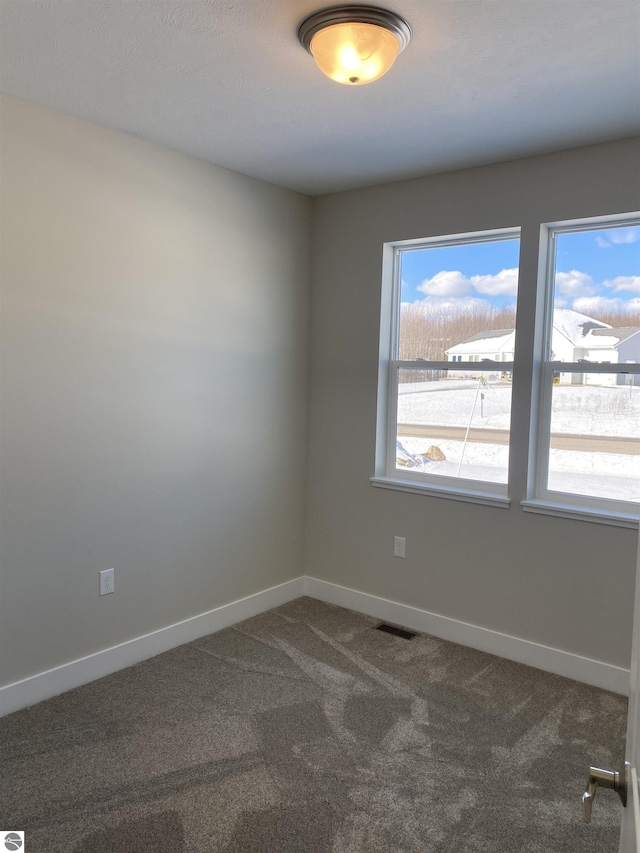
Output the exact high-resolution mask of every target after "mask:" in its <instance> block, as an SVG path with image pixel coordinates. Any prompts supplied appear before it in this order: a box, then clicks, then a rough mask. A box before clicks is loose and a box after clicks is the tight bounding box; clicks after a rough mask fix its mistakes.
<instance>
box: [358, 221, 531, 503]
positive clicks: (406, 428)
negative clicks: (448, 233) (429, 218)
mask: <svg viewBox="0 0 640 853" xmlns="http://www.w3.org/2000/svg"><path fill="white" fill-rule="evenodd" d="M519 248H520V232H519V229H514V228H512V229H503V230H499V231H491V232H483V233H479V234H465V235H457V236H454V237H442V238H435V239H425V240H420V241H411V242H402V243H393V244H387V245H386V246H385V260H384V278H385V297H384V301H385V305H384V306H383V324H382V326H383V329H382V334H381V370H380V389H379V391H380V393H379V413H378V417H379V420H378V447H377V459H376V476H375V477H374V478H373V480H372V482H373V483H374V485H381V486H389V487H392V488H405V489H406V490H408V491H435V492H436V493H437V494H443V495H446V496H448V497H456V498H462V499H465V500H474V499H478V500H481V501H482V502H489V503H495V504H496V505H506V503H507V500H508V498H507V484H508V469H509V438H510V421H511V387H512V383H511V378H512V371H513V358H514V352H515V336H516V332H515V316H516V298H517V289H518V258H519Z"/></svg>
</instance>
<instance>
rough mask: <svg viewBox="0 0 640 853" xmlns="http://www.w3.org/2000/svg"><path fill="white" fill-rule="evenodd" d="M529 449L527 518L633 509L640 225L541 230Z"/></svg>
mask: <svg viewBox="0 0 640 853" xmlns="http://www.w3.org/2000/svg"><path fill="white" fill-rule="evenodd" d="M543 236H544V237H546V238H547V242H548V261H547V270H546V285H545V298H546V303H545V305H546V310H545V324H544V329H543V330H542V335H541V346H542V358H541V367H540V375H539V377H538V385H539V389H540V390H539V401H538V417H537V441H536V442H535V443H534V444H533V447H534V452H535V458H534V459H533V462H534V464H533V465H532V467H531V470H532V471H533V472H534V473H533V476H532V478H531V483H530V498H531V500H530V501H527V502H525V508H529V509H534V510H539V509H540V507H541V506H550V507H551V506H556V507H559V508H561V507H565V508H566V509H568V510H569V514H571V512H572V511H578V512H580V511H582V512H592V513H595V514H603V515H606V516H609V517H611V518H615V517H619V518H620V519H624V518H625V517H634V516H635V517H636V518H637V515H638V508H639V507H640V220H639V219H638V218H635V219H629V218H628V217H627V218H618V219H608V220H603V219H598V220H586V221H582V222H579V223H575V222H574V223H569V224H554V225H549V226H546V227H545V228H543Z"/></svg>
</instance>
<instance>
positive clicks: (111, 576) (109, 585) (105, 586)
mask: <svg viewBox="0 0 640 853" xmlns="http://www.w3.org/2000/svg"><path fill="white" fill-rule="evenodd" d="M115 573H116V570H115V569H103V570H102V571H101V572H100V595H109V593H112V592H113V591H114V589H115V582H116V580H115Z"/></svg>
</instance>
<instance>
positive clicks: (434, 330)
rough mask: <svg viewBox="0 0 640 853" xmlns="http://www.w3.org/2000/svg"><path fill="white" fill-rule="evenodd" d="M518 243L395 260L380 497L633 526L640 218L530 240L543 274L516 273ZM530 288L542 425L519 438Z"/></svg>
mask: <svg viewBox="0 0 640 853" xmlns="http://www.w3.org/2000/svg"><path fill="white" fill-rule="evenodd" d="M520 236H521V235H520V229H518V228H510V229H501V230H496V231H485V232H481V233H471V234H459V235H454V236H449V237H433V238H431V237H430V238H425V239H422V240H412V241H403V242H394V243H389V244H386V245H385V247H384V254H383V309H382V318H381V335H380V369H379V380H378V422H377V441H376V467H375V475H374V477H372V483H373V484H374V485H376V486H382V487H385V488H393V489H401V490H405V491H411V492H418V493H423V494H424V493H426V494H434V495H439V496H443V497H448V498H454V499H456V500H468V501H473V502H477V503H488V504H490V505H494V506H503V507H504V506H507V505H508V504H509V498H510V497H511V498H515V499H517V500H518V501H520V503H521V505H522V507H523V508H524V509H525V510H527V511H532V512H541V513H547V514H552V515H561V516H565V517H569V518H581V519H588V520H593V521H600V522H603V523H607V524H619V525H622V526H630V527H635V526H637V524H638V516H639V514H640V215H639V214H638V213H634V214H630V213H629V214H622V215H620V216H617V217H613V216H609V217H598V218H593V219H589V220H573V221H571V222H561V223H557V222H556V223H551V224H549V223H547V224H543V225H542V226H536V225H533V226H531V230H530V231H528V232H527V233H526V234H525V235H524V236H525V238H526V240H527V241H528V246H529V257H532V256H534V253H533V251H532V250H533V247H534V246H535V244H537V243H538V241H540V247H539V249H540V251H539V257H540V259H541V260H540V262H539V267H540V268H539V269H538V268H536V264H535V262H533V263H532V262H529V264H528V266H527V268H526V270H520V269H519V255H520ZM525 275H526V282H525ZM519 279H522V286H523V287H525V286H526V288H527V290H526V291H523V292H526V296H527V299H526V301H523V302H522V305H521V308H520V311H521V313H522V311H525V315H524V316H521V317H520V318H519V322H520V323H521V325H522V329H523V330H524V329H527V334H526V336H525V338H524V339H523V340H521V344H520V349H519V351H518V368H517V373H516V383H518V384H516V386H515V389H516V390H517V395H518V399H519V402H520V405H521V406H522V407H524V406H530V411H531V417H530V418H527V417H526V416H525V417H523V409H522V408H521V409H520V410H519V412H518V415H519V417H517V418H514V419H513V424H512V423H511V421H512V418H511V398H512V393H511V392H512V388H513V387H514V385H513V381H514V359H515V352H516V337H517V335H516V300H517V293H518V283H519ZM536 280H537V281H538V290H536ZM536 293H537V297H538V298H537V301H536V298H535V296H536ZM534 311H535V312H537V314H536V318H535V324H534V317H533V316H531V314H532V313H533V312H534ZM530 312H531V313H530ZM538 314H539V315H540V316H539V317H538ZM527 421H529V423H527ZM514 429H517V430H518V432H516V433H512V430H514ZM512 437H513V439H514V442H516V443H517V446H518V447H519V448H522V453H512V454H510V447H511V443H512ZM526 447H528V448H529V453H528V455H527V453H526V452H525V448H526ZM525 484H526V485H525ZM509 488H511V490H512V492H513V489H517V491H518V493H516V494H513V493H512V492H511V493H510V492H509ZM525 491H526V494H525Z"/></svg>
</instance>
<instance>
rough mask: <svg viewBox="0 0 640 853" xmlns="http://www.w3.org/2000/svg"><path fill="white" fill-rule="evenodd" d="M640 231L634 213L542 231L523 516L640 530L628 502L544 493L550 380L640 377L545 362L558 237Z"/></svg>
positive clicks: (595, 365)
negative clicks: (540, 306)
mask: <svg viewBox="0 0 640 853" xmlns="http://www.w3.org/2000/svg"><path fill="white" fill-rule="evenodd" d="M630 225H640V216H639V214H638V213H637V212H634V213H627V214H620V215H616V216H598V217H590V218H589V219H581V220H569V221H565V222H548V223H545V224H543V225H542V226H541V229H540V231H541V239H540V244H541V246H544V247H545V248H546V264H545V266H544V268H541V269H540V270H539V276H538V280H539V286H540V287H541V288H542V293H543V299H544V319H543V323H542V326H541V328H539V329H538V330H537V332H536V358H535V360H534V363H535V368H534V370H535V373H536V375H535V381H534V387H537V388H538V393H537V394H534V399H533V400H532V425H533V426H534V427H535V429H532V430H531V432H532V440H531V442H530V459H529V478H528V485H527V497H526V499H525V500H523V501H521V506H522V508H523V510H525V512H535V513H539V514H543V515H555V516H560V517H563V518H573V519H578V520H583V521H594V522H597V523H601V524H611V525H614V526H620V527H635V528H637V527H638V519H639V515H640V505H638V504H634V503H633V502H631V501H616V500H610V499H607V498H599V497H589V496H586V495H579V494H573V493H567V492H559V491H555V490H551V489H549V488H548V487H547V479H548V470H549V450H550V437H551V407H552V395H553V374H554V373H555V372H561V373H608V374H612V373H613V374H630V373H631V374H640V364H628V363H625V362H617V363H609V362H607V363H604V362H589V365H588V369H586V368H585V364H584V363H583V362H552V361H548V360H547V354H548V353H550V352H551V335H552V334H553V310H554V295H555V294H554V278H555V268H556V236H557V235H559V234H563V233H574V234H575V233H576V232H579V231H599V230H602V228H605V227H606V228H616V227H625V226H626V227H629V226H630Z"/></svg>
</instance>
